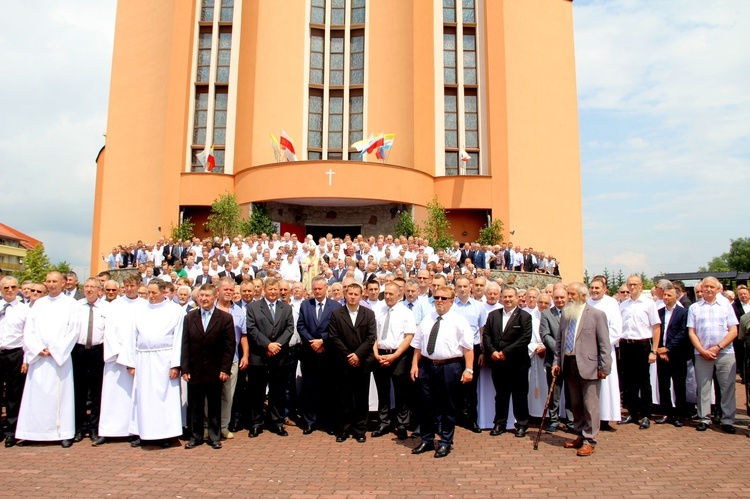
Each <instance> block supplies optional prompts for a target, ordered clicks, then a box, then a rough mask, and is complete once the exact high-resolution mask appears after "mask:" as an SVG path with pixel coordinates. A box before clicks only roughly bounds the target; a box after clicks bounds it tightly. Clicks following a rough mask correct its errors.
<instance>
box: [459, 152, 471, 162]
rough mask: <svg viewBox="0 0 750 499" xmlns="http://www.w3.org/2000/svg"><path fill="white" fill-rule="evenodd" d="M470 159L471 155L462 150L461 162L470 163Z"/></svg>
mask: <svg viewBox="0 0 750 499" xmlns="http://www.w3.org/2000/svg"><path fill="white" fill-rule="evenodd" d="M470 159H471V156H469V153H467V152H466V151H464V150H463V149H461V161H463V162H464V163H468V162H469V160H470Z"/></svg>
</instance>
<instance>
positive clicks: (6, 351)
mask: <svg viewBox="0 0 750 499" xmlns="http://www.w3.org/2000/svg"><path fill="white" fill-rule="evenodd" d="M21 350H23V347H16V348H0V354H3V353H4V354H10V353H15V352H20V351H21Z"/></svg>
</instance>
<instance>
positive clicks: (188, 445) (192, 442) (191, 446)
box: [185, 438, 203, 449]
mask: <svg viewBox="0 0 750 499" xmlns="http://www.w3.org/2000/svg"><path fill="white" fill-rule="evenodd" d="M202 444H203V442H202V441H201V442H199V441H197V440H196V439H194V438H191V439H190V441H189V442H188V443H186V444H185V448H186V449H195V448H196V447H198V446H199V445H202Z"/></svg>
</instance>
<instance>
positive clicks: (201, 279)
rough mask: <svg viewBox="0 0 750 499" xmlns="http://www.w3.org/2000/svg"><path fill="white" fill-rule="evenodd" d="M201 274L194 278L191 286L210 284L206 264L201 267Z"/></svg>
mask: <svg viewBox="0 0 750 499" xmlns="http://www.w3.org/2000/svg"><path fill="white" fill-rule="evenodd" d="M201 269H202V273H201V274H200V275H198V276H196V278H195V282H194V283H193V286H203V285H204V284H211V275H210V274H209V266H208V264H207V263H206V264H204V265H202V266H201Z"/></svg>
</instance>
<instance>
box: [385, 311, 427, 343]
mask: <svg viewBox="0 0 750 499" xmlns="http://www.w3.org/2000/svg"><path fill="white" fill-rule="evenodd" d="M390 327H391V309H390V308H389V309H388V311H387V312H386V313H385V321H384V322H383V337H382V338H381V340H385V339H386V338H387V337H388V328H390ZM430 334H432V333H430ZM433 348H434V345H433Z"/></svg>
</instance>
